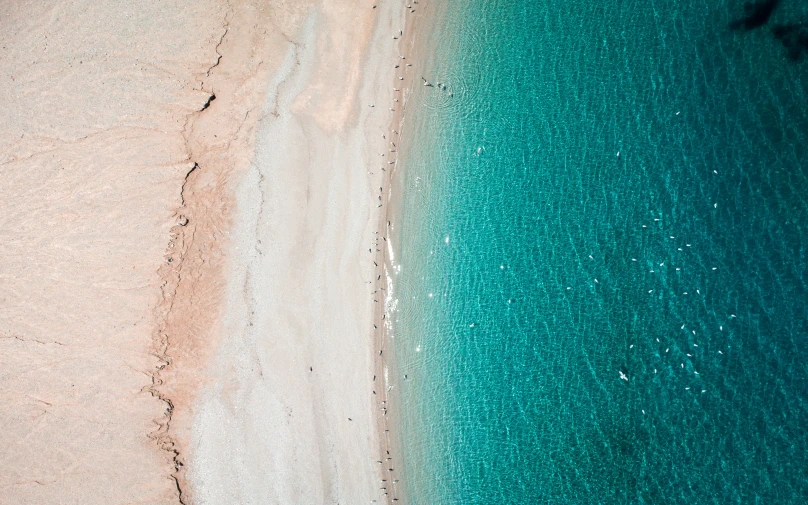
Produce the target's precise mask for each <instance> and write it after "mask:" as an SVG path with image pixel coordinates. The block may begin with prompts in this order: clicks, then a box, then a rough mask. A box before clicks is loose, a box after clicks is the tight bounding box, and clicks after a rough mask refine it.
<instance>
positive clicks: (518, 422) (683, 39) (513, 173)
mask: <svg viewBox="0 0 808 505" xmlns="http://www.w3.org/2000/svg"><path fill="white" fill-rule="evenodd" d="M806 4H808V2H799V1H796V0H795V1H790V0H783V1H782V2H780V4H779V5H777V6H776V9H775V10H774V11H773V13H772V16H771V18H770V19H768V20H764V21H765V22H764V24H763V25H762V26H759V27H752V29H749V30H745V29H744V28H741V29H731V28H730V24H731V23H733V22H734V21H736V20H738V19H739V18H742V17H743V16H744V15H745V10H744V6H743V2H741V1H740V0H738V1H735V0H733V1H729V0H716V1H707V2H705V1H703V0H682V1H673V0H670V1H662V0H624V1H614V0H573V1H568V2H556V1H549V0H489V1H486V2H471V1H469V0H462V1H457V2H449V3H447V4H444V5H445V7H444V8H445V9H446V12H445V15H444V19H443V20H442V21H441V22H440V23H438V24H437V26H436V27H435V29H434V30H433V31H432V33H429V34H423V35H422V37H423V40H422V47H423V48H425V49H424V50H425V54H424V55H423V56H424V60H425V64H426V66H425V67H423V68H422V69H421V71H422V72H423V76H424V78H425V79H426V80H427V81H429V82H430V83H432V84H433V86H431V87H430V86H422V85H420V82H419V83H418V84H417V85H416V86H415V87H414V88H413V90H412V92H411V93H410V95H409V99H408V102H407V116H406V119H405V126H404V129H403V131H402V141H401V143H402V147H403V151H404V154H403V156H402V158H401V161H402V165H403V170H402V171H401V173H400V180H399V181H398V184H399V186H400V191H399V195H398V197H399V198H400V199H401V200H400V201H401V209H400V212H399V215H398V216H396V217H395V220H394V227H395V229H396V234H397V236H398V243H397V245H396V247H397V256H396V260H395V261H396V268H397V269H398V270H399V272H398V273H397V274H396V275H395V276H394V278H393V283H394V291H393V298H394V302H393V307H394V308H395V312H394V313H393V316H392V319H393V323H392V324H393V336H394V339H395V347H394V349H395V354H396V359H397V361H398V367H399V370H398V372H397V373H399V374H400V375H401V377H399V379H400V380H398V382H396V388H397V389H396V390H395V391H396V392H397V394H398V395H399V396H398V398H399V402H400V404H401V412H400V413H399V414H400V415H399V419H400V424H401V426H400V430H401V437H402V439H403V440H404V444H403V445H404V446H403V448H402V454H401V457H402V458H403V461H402V462H400V463H399V465H403V477H402V479H403V480H402V482H401V484H403V485H404V486H405V489H406V492H407V495H408V501H409V503H412V504H419V505H436V504H463V505H471V504H485V505H496V504H540V503H548V504H634V503H637V504H722V505H723V504H736V503H737V504H805V503H808V311H807V310H806V309H807V307H808V306H807V303H808V285H807V284H806V281H808V273H807V272H808V157H807V155H808V100H807V98H806V97H808V93H806V91H808V89H807V88H808V53H806V54H801V49H800V47H799V44H798V43H797V42H795V40H797V39H796V38H794V39H789V38H788V33H792V35H793V32H787V31H786V32H783V30H782V29H780V31H778V30H777V29H775V30H773V28H775V27H776V26H778V25H783V24H787V23H793V22H796V21H800V20H805V19H808V5H806ZM778 33H779V36H780V39H778V38H777V37H776V36H775V35H776V34H778ZM783 33H786V35H783ZM795 37H796V35H795ZM786 46H788V47H786ZM438 83H440V85H438ZM404 375H406V379H404Z"/></svg>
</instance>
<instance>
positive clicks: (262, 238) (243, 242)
mask: <svg viewBox="0 0 808 505" xmlns="http://www.w3.org/2000/svg"><path fill="white" fill-rule="evenodd" d="M337 4H340V3H339V2H337ZM347 6H348V3H347V2H346V3H344V4H342V7H339V6H337V7H334V6H333V5H332V9H331V10H329V11H325V10H324V9H323V8H318V9H315V10H314V11H313V12H312V13H311V14H310V15H309V17H307V18H306V22H305V24H304V25H303V27H302V28H301V29H300V31H299V32H298V33H297V34H296V35H295V37H294V39H293V40H292V41H290V42H289V44H288V47H287V51H286V54H285V57H284V60H283V64H282V65H281V67H280V69H279V71H278V72H277V74H276V75H275V76H274V78H273V80H272V82H271V84H270V86H269V93H268V96H267V100H266V104H265V106H264V114H265V116H264V118H263V119H261V120H260V122H259V129H258V134H257V139H256V156H255V158H254V159H253V163H252V169H251V170H250V171H249V172H248V173H246V174H245V175H244V176H243V178H242V179H241V181H239V183H238V185H237V192H236V195H237V196H236V207H237V211H236V218H235V223H234V229H233V235H232V238H231V244H232V245H231V252H230V254H229V256H230V266H229V271H228V279H229V285H228V290H227V307H226V311H225V316H224V320H223V327H222V337H221V343H220V346H219V348H218V349H217V352H216V358H215V360H214V365H213V367H212V369H211V371H210V374H211V377H212V381H211V384H210V385H209V386H208V387H207V388H205V390H203V392H202V394H201V395H200V400H199V408H198V412H199V414H198V415H197V420H196V423H195V425H194V431H193V442H192V449H191V453H192V455H193V456H192V459H191V461H190V469H189V473H190V478H191V482H192V487H193V488H194V494H195V498H196V501H197V503H199V504H225V503H240V504H251V503H273V504H274V503H278V504H296V503H301V504H302V503H306V504H315V503H316V504H320V503H323V504H325V503H344V504H358V503H370V501H371V500H374V499H375V500H378V501H379V502H382V501H384V500H383V495H382V491H381V490H380V487H381V486H380V485H379V479H380V476H381V475H382V472H383V471H384V472H386V471H387V465H385V467H384V468H383V469H382V467H381V466H380V465H378V464H377V463H376V460H377V459H379V452H381V448H380V445H379V439H378V433H377V423H378V417H379V416H380V412H379V410H378V404H377V402H374V397H373V395H372V390H373V389H378V388H380V387H381V385H380V384H381V380H379V381H378V382H375V383H374V382H373V380H372V377H373V375H374V374H375V373H377V372H376V370H375V369H374V354H375V351H374V347H373V345H374V335H373V331H372V330H373V318H374V314H375V311H376V309H377V306H376V304H375V303H374V302H373V299H374V298H375V299H377V300H379V302H380V303H381V302H382V301H383V296H382V295H381V294H378V295H371V292H372V291H373V290H374V289H376V288H375V287H374V285H375V282H374V283H373V284H366V282H367V281H370V280H373V281H375V279H376V275H377V274H378V273H379V272H380V271H379V270H377V269H376V268H374V265H373V260H374V259H377V254H376V251H375V246H374V242H373V240H374V238H376V235H374V233H373V232H374V231H377V230H379V229H380V227H379V225H380V222H381V220H383V218H384V215H383V212H384V211H385V210H386V209H385V208H384V207H382V208H379V207H377V206H378V204H379V203H380V202H379V200H378V199H377V195H379V191H378V187H379V186H381V185H382V184H386V183H384V182H383V177H385V175H386V174H385V173H383V172H381V171H380V170H379V169H378V168H379V167H380V166H382V165H385V166H386V162H387V161H388V160H390V159H395V158H391V156H394V154H392V153H387V156H385V157H381V156H379V153H380V152H387V148H386V144H387V143H386V141H385V140H384V139H382V138H381V134H382V133H387V132H388V130H389V125H390V122H391V120H392V119H393V114H392V113H391V112H390V111H389V110H388V107H389V106H390V105H393V102H392V97H393V91H392V83H393V73H392V65H393V63H395V62H396V60H397V59H398V52H397V50H396V45H395V44H397V41H395V40H393V39H392V37H391V36H390V33H392V31H393V25H394V24H395V25H400V26H401V27H402V28H403V23H404V13H403V11H402V9H401V7H400V6H398V5H396V6H393V5H391V4H387V5H380V6H379V8H378V9H375V10H370V9H369V7H364V11H362V10H360V8H359V7H355V6H354V5H353V4H351V7H347ZM343 9H344V10H343ZM394 18H395V23H393V19H394ZM371 37H372V38H371ZM363 42H365V43H363ZM367 42H369V43H370V44H369V45H366V44H367ZM370 48H372V49H370ZM369 104H374V105H376V107H369V106H368V105H369ZM388 168H389V167H388ZM369 171H373V172H375V173H374V174H373V175H369V174H368V172H369ZM369 248H371V249H373V252H372V254H371V253H370V252H369V251H368V249H369ZM380 248H381V247H380ZM349 419H350V420H349Z"/></svg>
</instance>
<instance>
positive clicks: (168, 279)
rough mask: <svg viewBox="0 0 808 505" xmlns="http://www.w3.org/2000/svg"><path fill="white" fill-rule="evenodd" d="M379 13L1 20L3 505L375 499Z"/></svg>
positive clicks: (366, 7) (388, 11) (326, 8)
mask: <svg viewBox="0 0 808 505" xmlns="http://www.w3.org/2000/svg"><path fill="white" fill-rule="evenodd" d="M376 3H377V5H376V6H375V7H374V3H372V2H368V3H366V4H362V5H358V4H355V3H353V2H347V1H345V2H331V3H322V4H321V3H318V2H279V3H273V4H272V5H269V6H265V5H263V4H261V3H259V2H242V3H239V4H237V5H234V4H229V3H224V2H217V1H206V2H196V3H194V4H193V6H191V7H189V6H188V5H186V4H184V3H180V2H176V3H171V2H169V3H165V2H159V3H158V2H147V3H143V4H139V5H131V4H129V3H125V2H118V3H116V2H110V3H105V4H104V5H97V4H96V3H93V2H86V1H75V2H60V3H58V4H57V3H18V4H14V5H10V6H7V12H5V13H4V18H3V20H2V23H3V30H2V31H0V39H2V47H3V50H4V52H5V57H4V58H3V60H2V63H0V77H2V79H4V80H5V85H4V86H3V91H2V92H0V93H1V94H0V97H2V102H3V104H4V110H3V113H2V114H0V174H1V175H2V176H3V180H4V182H5V183H4V184H3V185H2V189H0V191H2V198H1V199H0V201H2V206H3V207H2V212H0V219H1V220H2V226H0V234H2V236H0V258H2V260H3V261H2V263H0V299H2V301H3V309H2V311H0V398H2V402H0V427H2V430H0V439H1V441H2V444H3V447H4V448H5V450H4V451H3V455H2V456H1V457H0V469H2V474H1V475H0V490H2V498H0V503H13V504H27V503H32V504H33V503H36V504H39V503H66V504H67V503H82V504H93V503H99V504H100V503H104V504H115V503H166V504H168V503H184V504H186V505H188V504H192V503H193V504H225V503H226V504H233V503H240V504H247V503H273V504H274V503H277V504H292V503H360V502H364V503H368V502H370V501H371V500H376V501H377V502H379V503H384V502H386V501H388V500H392V499H393V497H394V496H393V494H394V487H393V485H392V480H393V478H395V477H393V475H394V474H396V470H395V460H394V459H393V460H387V459H386V457H384V456H385V455H386V452H387V451H389V450H390V447H389V446H388V445H387V442H386V439H385V438H384V437H382V436H381V435H382V434H384V433H385V432H384V430H385V429H386V428H385V426H386V424H385V420H384V419H383V418H384V414H385V412H384V411H383V410H382V409H383V408H384V404H382V403H381V402H382V401H384V400H381V399H380V398H381V397H382V396H383V392H384V388H385V387H386V386H384V385H383V384H382V382H381V373H380V372H381V371H382V370H383V368H381V367H382V363H383V361H382V358H380V357H379V351H381V350H382V349H379V348H378V347H379V345H380V342H381V341H380V340H379V338H380V337H379V333H378V332H375V331H374V330H375V328H374V325H375V326H376V327H378V326H380V324H381V322H380V321H376V318H377V317H380V316H381V314H382V310H380V304H383V303H384V296H383V293H382V292H380V290H379V289H378V288H379V287H383V284H380V283H378V282H377V279H378V276H379V275H381V273H382V272H381V269H380V267H379V265H383V263H384V250H385V244H384V238H383V235H384V230H385V227H384V226H383V225H384V223H385V213H386V211H387V208H386V204H387V202H388V199H389V192H388V187H389V184H388V183H389V175H390V173H391V171H390V169H391V168H392V167H394V163H395V159H396V158H395V156H396V153H395V152H394V151H395V149H394V148H391V145H390V143H389V142H390V141H391V139H390V138H389V137H388V136H389V135H390V132H389V130H390V129H391V125H394V124H397V122H398V121H400V119H401V104H402V103H403V100H402V102H396V101H394V100H395V99H396V93H397V92H396V91H394V89H393V88H394V85H395V83H396V82H398V83H400V84H401V85H400V86H397V87H399V88H404V87H405V85H410V84H411V83H412V82H414V81H413V79H418V78H419V77H418V76H417V75H416V74H415V73H414V72H413V71H408V70H407V69H408V67H406V66H405V64H401V65H400V68H399V69H394V65H396V64H398V63H399V62H401V63H403V61H404V60H400V58H399V57H400V56H403V54H399V53H400V52H401V47H402V46H400V45H399V44H401V42H402V35H405V34H404V33H403V32H404V30H411V25H412V23H411V20H413V19H415V18H416V17H417V16H420V13H416V12H410V10H409V9H405V8H404V5H403V4H399V3H391V2H376ZM398 30H402V33H399V32H398ZM407 33H409V32H407ZM399 76H402V77H404V78H405V80H404V81H400V80H399V79H398V77H399ZM391 109H392V110H391ZM383 136H384V137H383ZM391 149H392V150H391ZM382 154H383V155H384V156H381V155H382ZM388 162H393V163H392V164H391V163H388ZM382 167H385V170H384V171H382V170H381V168H382ZM380 188H381V189H380ZM383 278H384V277H383V276H382V277H381V279H383ZM377 375H379V378H378V379H377V380H374V376H377ZM374 391H376V393H377V394H374ZM388 457H389V456H388ZM379 460H383V464H379V463H377V461H379ZM390 469H393V470H390ZM382 479H384V480H386V481H390V482H391V484H390V485H385V484H384V483H382ZM380 483H381V484H380ZM383 488H386V489H383ZM385 493H387V494H385Z"/></svg>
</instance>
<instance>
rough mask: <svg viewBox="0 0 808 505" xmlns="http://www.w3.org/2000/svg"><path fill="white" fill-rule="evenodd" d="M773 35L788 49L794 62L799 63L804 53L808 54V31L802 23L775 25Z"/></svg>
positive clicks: (789, 55)
mask: <svg viewBox="0 0 808 505" xmlns="http://www.w3.org/2000/svg"><path fill="white" fill-rule="evenodd" d="M772 34H773V35H774V38H776V39H777V40H779V41H780V43H781V44H783V47H785V48H786V51H788V57H789V59H791V60H792V61H799V60H800V59H801V58H802V53H803V52H808V30H806V28H805V26H804V25H803V24H802V23H791V24H786V25H774V26H773V27H772Z"/></svg>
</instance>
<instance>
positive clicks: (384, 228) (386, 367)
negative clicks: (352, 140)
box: [373, 1, 440, 503]
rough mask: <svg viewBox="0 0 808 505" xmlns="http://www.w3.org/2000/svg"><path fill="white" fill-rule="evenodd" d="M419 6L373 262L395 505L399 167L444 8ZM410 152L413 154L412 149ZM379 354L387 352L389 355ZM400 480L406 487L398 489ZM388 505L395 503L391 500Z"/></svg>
mask: <svg viewBox="0 0 808 505" xmlns="http://www.w3.org/2000/svg"><path fill="white" fill-rule="evenodd" d="M417 7H418V12H417V13H416V14H414V15H413V17H412V19H411V21H409V20H408V22H407V23H406V26H405V28H404V33H403V36H402V37H401V41H400V44H399V45H400V46H401V45H404V46H405V47H400V50H401V55H404V56H405V58H406V60H401V61H411V62H413V63H412V65H413V67H412V71H414V72H415V74H416V75H417V76H416V75H413V72H412V71H411V72H409V74H410V75H409V77H405V80H404V81H399V80H398V79H397V77H398V76H404V75H406V72H399V70H401V69H396V73H395V75H396V77H394V79H393V88H394V89H399V90H400V93H396V96H400V103H402V104H403V105H402V106H401V107H400V110H398V111H397V112H396V113H395V114H394V117H393V119H392V120H391V121H390V125H389V128H388V133H387V136H388V140H389V139H391V138H395V140H396V154H397V156H396V162H395V164H394V165H392V167H393V168H392V170H391V171H387V176H386V184H387V198H386V201H385V203H386V210H385V212H384V213H383V215H382V216H381V219H380V220H379V223H378V230H379V233H383V234H384V235H383V236H384V237H385V238H386V240H387V242H386V243H385V244H384V245H385V247H384V248H382V249H381V250H378V249H377V255H376V258H375V261H374V263H378V264H379V269H380V270H381V278H380V279H378V280H377V281H376V282H377V284H376V289H377V290H378V289H385V296H384V300H383V302H384V303H383V304H382V303H380V304H379V306H378V307H377V310H376V315H375V321H374V328H373V331H374V335H376V336H375V337H374V351H375V352H374V355H375V356H376V362H377V366H376V370H377V375H378V376H379V377H380V378H381V380H382V381H383V386H384V387H382V388H380V392H381V393H382V394H381V395H378V396H379V399H378V400H376V402H377V404H378V405H377V408H378V409H379V411H380V412H381V413H382V414H381V415H380V416H379V420H378V428H377V429H378V437H379V440H380V451H379V461H380V462H384V461H386V458H392V459H391V460H390V461H391V463H394V462H395V461H396V460H398V462H399V463H398V464H395V465H394V466H393V468H397V470H396V472H393V473H395V475H396V478H395V479H392V478H387V477H388V476H387V473H390V472H385V471H384V470H385V469H388V470H389V468H390V467H389V466H388V465H382V468H381V470H382V471H380V472H379V473H380V478H381V479H387V482H386V485H388V486H389V487H391V488H392V493H391V495H392V496H394V497H395V498H396V501H400V502H403V503H409V496H408V494H407V492H406V488H407V486H406V483H407V476H406V474H405V473H402V472H403V467H404V465H403V464H402V459H403V458H404V438H403V435H402V433H401V423H400V422H399V421H400V419H399V418H398V416H399V415H400V414H398V413H400V412H402V409H403V404H402V401H401V398H400V396H399V395H398V394H397V391H396V390H395V387H396V386H397V384H398V381H399V380H405V379H403V376H402V375H401V372H400V370H401V367H400V363H399V362H398V361H397V359H398V358H397V355H396V349H395V347H396V345H397V343H396V342H395V341H394V339H395V337H396V335H395V328H394V326H393V324H394V323H393V321H394V317H395V304H396V298H395V296H396V295H395V293H396V291H395V281H394V278H395V276H396V270H397V265H396V263H395V257H396V255H397V253H398V247H400V246H399V234H398V232H397V222H398V220H399V219H400V218H401V215H402V214H401V213H402V207H403V200H402V196H403V189H404V188H403V184H402V181H401V176H402V175H401V174H402V170H403V168H402V166H401V165H400V163H401V162H402V161H403V160H402V157H403V156H404V153H403V151H402V150H401V149H402V147H405V145H406V144H405V143H406V133H405V130H406V116H407V103H408V101H409V100H410V99H411V98H412V93H413V92H414V91H415V89H417V86H419V85H421V82H420V75H421V74H422V73H423V68H422V67H423V65H424V56H425V55H424V51H423V49H422V48H421V47H420V44H419V42H420V40H421V39H422V38H427V37H426V35H427V34H428V33H431V31H432V30H434V29H435V27H436V26H437V22H438V19H436V17H435V16H438V15H439V13H438V12H435V9H440V7H435V8H432V3H431V2H424V1H422V2H420V3H418V4H417ZM402 68H403V69H406V68H407V67H406V66H404V67H402ZM401 82H404V83H406V85H401V84H399V83H401ZM395 132H397V133H395ZM388 145H389V144H388ZM407 147H409V148H410V149H411V148H412V147H413V146H407ZM381 351H386V354H384V353H382V352H381ZM374 400H375V397H374ZM388 411H392V412H393V413H392V415H390V416H388V415H387V412H388ZM400 481H401V482H402V484H401V485H396V484H398V482H400ZM382 482H384V481H382ZM382 485H385V484H382ZM390 503H392V501H391V502H390Z"/></svg>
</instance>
